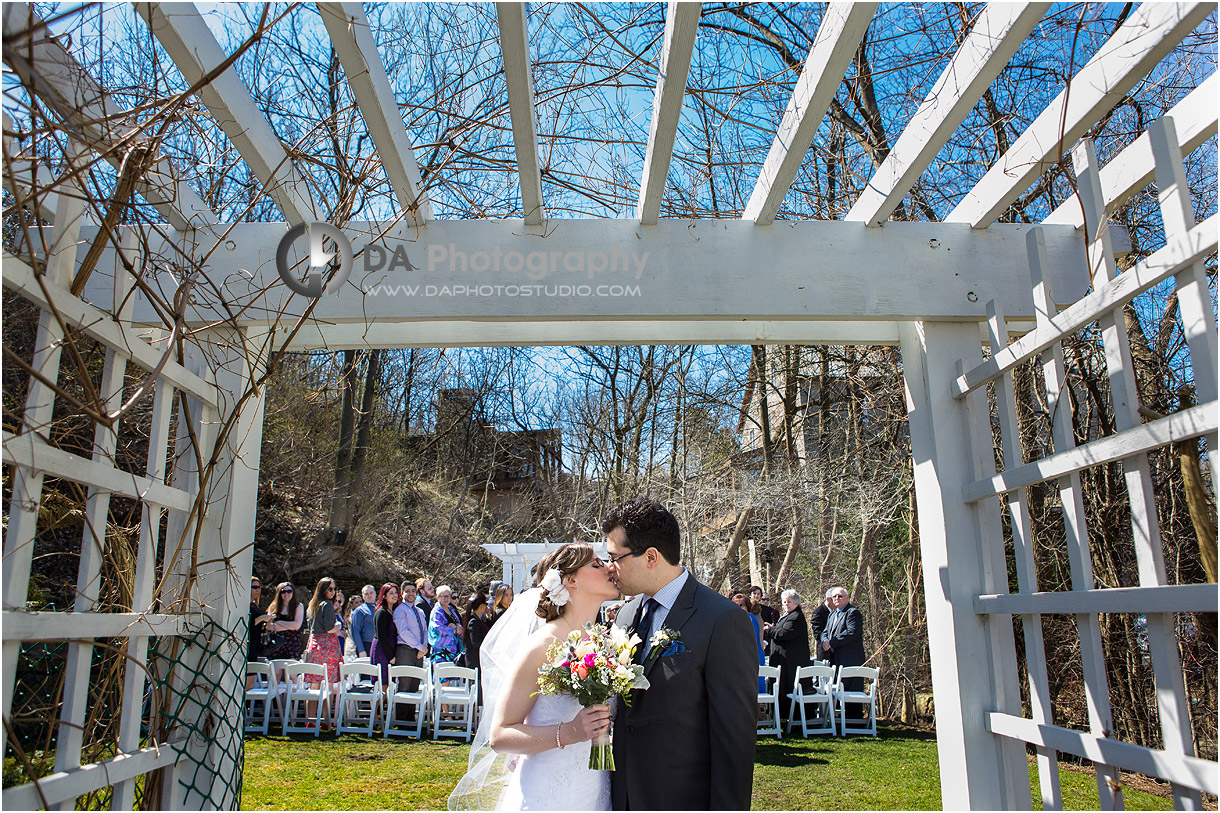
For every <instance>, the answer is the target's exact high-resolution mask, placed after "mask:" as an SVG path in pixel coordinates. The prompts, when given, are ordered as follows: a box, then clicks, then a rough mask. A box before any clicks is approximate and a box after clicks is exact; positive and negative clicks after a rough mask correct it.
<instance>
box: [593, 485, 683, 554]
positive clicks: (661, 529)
mask: <svg viewBox="0 0 1220 813" xmlns="http://www.w3.org/2000/svg"><path fill="white" fill-rule="evenodd" d="M615 528H622V529H623V532H624V533H625V534H626V535H627V547H628V548H629V549H630V550H631V551H632V552H633V553H635V552H637V551H645V550H648V549H649V548H656V549H657V551H658V552H659V553H660V554H661V555H662V556H664V557H665V561H667V562H669V563H670V564H671V565H676V564H678V563H679V562H681V561H682V532H681V529H680V528H679V526H678V518H677V517H675V516H674V515H673V514H671V513H669V511H668V510H666V508H665V506H663V505H661V504H660V503H659V502H657V501H656V500H651V499H649V498H648V497H633V498H631V499H630V500H627V502H625V503H621V504H619V505H616V506H615V507H614V508H611V509H610V513H609V514H607V515H606V518H605V519H604V520H603V521H602V533H604V534H608V533H610V532H611V531H613V530H614V529H615Z"/></svg>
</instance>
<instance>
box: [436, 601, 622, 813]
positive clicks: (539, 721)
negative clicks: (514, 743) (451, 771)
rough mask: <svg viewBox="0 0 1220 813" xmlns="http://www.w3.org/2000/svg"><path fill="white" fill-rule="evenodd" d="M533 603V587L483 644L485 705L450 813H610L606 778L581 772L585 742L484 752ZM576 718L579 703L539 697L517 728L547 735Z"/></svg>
mask: <svg viewBox="0 0 1220 813" xmlns="http://www.w3.org/2000/svg"><path fill="white" fill-rule="evenodd" d="M538 595H539V590H538V588H536V587H535V588H532V589H530V590H527V591H525V592H524V593H522V594H520V595H519V596H517V598H516V600H515V601H513V603H512V606H511V607H509V609H508V612H507V613H505V614H504V615H503V616H501V617H500V619H499V620H498V621H496V623H495V626H493V627H492V628H491V632H490V633H489V634H488V636H487V638H486V639H485V640H484V641H483V647H482V649H481V650H480V652H479V665H480V670H481V673H482V674H481V676H480V681H481V682H482V685H483V701H484V704H485V705H484V709H483V715H482V720H481V721H480V722H479V729H478V731H477V732H475V737H474V742H472V743H471V745H470V759H469V767H468V770H467V771H466V775H465V776H463V777H462V779H461V781H459V782H458V784H457V787H455V788H454V789H453V793H452V794H450V796H449V809H450V810H610V773H609V771H591V770H589V751H590V749H591V748H592V746H591V745H590V743H589V742H581V743H574V744H572V745H569V746H567V747H566V748H562V749H560V748H548V749H547V750H545V751H543V752H542V753H539V754H529V755H524V756H523V755H516V754H501V753H496V752H495V751H494V750H493V749H492V747H491V741H490V734H491V720H492V716H493V713H494V709H495V707H496V703H497V701H498V699H499V696H500V693H501V690H502V689H503V688H504V687H505V684H506V675H507V674H509V673H510V672H511V670H512V667H513V665H515V664H516V663H517V662H518V661H519V659H520V653H521V647H522V645H523V643H524V642H525V641H526V640H527V638H528V637H529V635H530V634H532V633H533V632H534V631H535V630H536V629H538V627H539V626H541V624H542V619H540V618H538V617H537V615H536V614H535V612H534V610H535V608H537V606H538ZM579 712H580V703H578V702H577V701H576V698H575V697H572V696H571V695H553V694H540V695H538V696H537V697H536V698H535V699H534V706H533V708H532V709H530V712H529V714H527V715H526V716H525V722H526V723H527V724H529V725H538V726H549V727H550V728H551V731H552V732H553V731H554V729H555V726H556V725H558V724H559V723H566V722H568V721H569V720H571V719H572V718H574V717H575V716H576V715H577V714H578V713H579Z"/></svg>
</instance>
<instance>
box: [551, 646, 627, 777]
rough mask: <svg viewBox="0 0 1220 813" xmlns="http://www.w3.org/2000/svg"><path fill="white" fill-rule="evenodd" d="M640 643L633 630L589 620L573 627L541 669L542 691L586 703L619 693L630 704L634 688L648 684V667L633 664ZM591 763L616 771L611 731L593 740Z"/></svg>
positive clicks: (601, 769) (596, 766) (605, 701)
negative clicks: (645, 674) (581, 625)
mask: <svg viewBox="0 0 1220 813" xmlns="http://www.w3.org/2000/svg"><path fill="white" fill-rule="evenodd" d="M640 643H641V641H640V637H639V636H638V635H635V634H634V633H633V634H631V635H630V636H628V634H627V631H626V630H625V629H623V628H622V627H609V628H607V627H604V626H602V625H601V624H590V625H589V626H588V627H587V628H586V629H583V630H573V631H572V632H571V633H570V634H569V635H568V637H567V638H565V639H562V640H559V641H555V642H554V643H552V644H551V645H550V647H549V648H548V649H547V652H546V661H545V662H544V663H543V664H542V666H541V667H540V668H539V669H538V692H537V693H538V694H570V695H572V696H573V697H575V698H576V699H577V700H578V701H579V702H580V704H581V705H582V706H590V705H593V704H594V703H607V702H609V701H610V698H611V697H613V696H615V695H617V696H619V697H621V698H622V699H623V702H624V703H627V704H628V705H630V704H631V694H630V692H631V690H632V689H647V688H648V678H646V677H644V667H643V666H641V665H639V664H638V663H632V662H631V659H632V656H633V655H634V654H635V648H636V647H637V646H639V645H640ZM589 768H590V769H591V770H595V771H613V770H614V753H613V751H612V750H611V747H610V735H609V734H608V733H607V734H605V735H602V736H600V737H596V738H594V740H593V744H592V747H591V748H590V750H589Z"/></svg>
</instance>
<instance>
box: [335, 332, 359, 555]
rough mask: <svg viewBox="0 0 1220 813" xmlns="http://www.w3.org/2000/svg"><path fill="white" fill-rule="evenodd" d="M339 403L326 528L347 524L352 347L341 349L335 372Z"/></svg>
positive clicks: (353, 385) (352, 420)
mask: <svg viewBox="0 0 1220 813" xmlns="http://www.w3.org/2000/svg"><path fill="white" fill-rule="evenodd" d="M339 381H340V385H339V386H340V389H341V390H342V392H343V406H342V407H341V412H340V415H339V452H338V455H337V456H336V457H335V490H334V495H333V496H332V498H331V502H330V523H329V526H330V531H331V533H332V534H333V533H334V532H335V531H338V530H341V529H343V528H346V527H347V517H346V516H345V514H346V511H347V492H348V484H347V480H348V475H349V474H350V471H351V464H352V433H353V430H354V428H355V423H356V416H355V398H354V392H355V389H356V351H355V350H344V351H343V370H342V372H341V373H340V375H339Z"/></svg>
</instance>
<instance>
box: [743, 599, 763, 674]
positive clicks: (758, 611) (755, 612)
mask: <svg viewBox="0 0 1220 813" xmlns="http://www.w3.org/2000/svg"><path fill="white" fill-rule="evenodd" d="M746 612H748V613H749V614H750V620H751V621H753V622H754V631H755V632H756V633H758V665H759V666H766V665H767V649H766V646H765V642H764V641H763V632H762V631H763V624H764V623H766V622H764V621H763V619H762V603H761V602H758V601H754V600H753V599H752V598H750V597H749V596H746ZM766 690H767V679H766V678H764V677H760V678H759V679H758V691H760V692H765V691H766Z"/></svg>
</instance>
